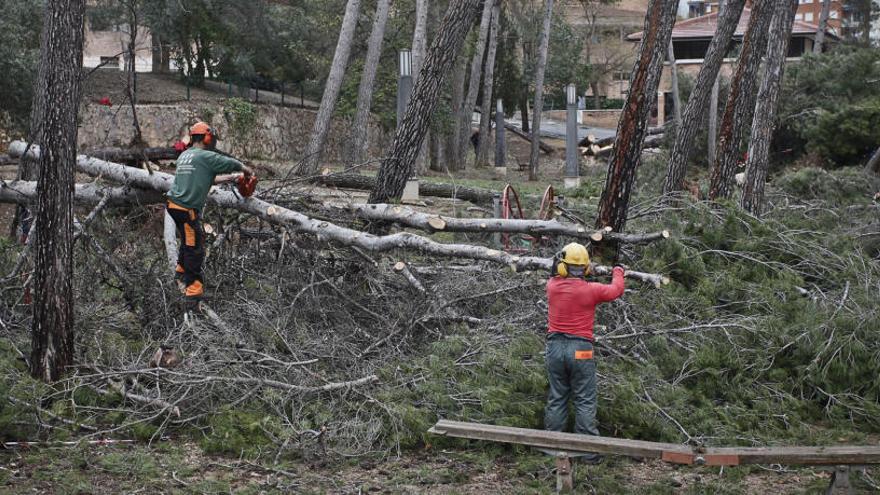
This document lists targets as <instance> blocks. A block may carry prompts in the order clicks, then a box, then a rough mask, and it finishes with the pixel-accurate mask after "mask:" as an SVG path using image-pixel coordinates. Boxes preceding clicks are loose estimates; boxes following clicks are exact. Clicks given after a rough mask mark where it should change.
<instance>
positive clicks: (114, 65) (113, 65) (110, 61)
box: [101, 57, 119, 69]
mask: <svg viewBox="0 0 880 495" xmlns="http://www.w3.org/2000/svg"><path fill="white" fill-rule="evenodd" d="M101 67H105V68H107V69H118V68H119V57H101Z"/></svg>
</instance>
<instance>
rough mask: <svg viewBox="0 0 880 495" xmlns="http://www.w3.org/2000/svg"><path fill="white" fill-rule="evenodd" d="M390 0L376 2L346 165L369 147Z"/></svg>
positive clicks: (359, 159)
mask: <svg viewBox="0 0 880 495" xmlns="http://www.w3.org/2000/svg"><path fill="white" fill-rule="evenodd" d="M390 3H391V0H378V1H377V2H376V16H375V17H374V18H373V29H372V31H370V40H369V42H368V43H367V57H366V60H365V61H364V72H363V74H362V75H361V85H360V87H359V88H358V99H357V110H356V112H355V115H354V125H353V126H352V129H351V132H352V145H351V152H350V153H349V158H348V165H353V164H360V163H364V162H365V161H366V157H367V148H368V147H369V132H368V131H369V121H370V107H371V106H372V103H373V83H374V82H375V81H376V71H377V70H378V69H379V57H380V56H381V55H382V40H383V39H384V38H385V23H386V21H387V20H388V6H389V4H390Z"/></svg>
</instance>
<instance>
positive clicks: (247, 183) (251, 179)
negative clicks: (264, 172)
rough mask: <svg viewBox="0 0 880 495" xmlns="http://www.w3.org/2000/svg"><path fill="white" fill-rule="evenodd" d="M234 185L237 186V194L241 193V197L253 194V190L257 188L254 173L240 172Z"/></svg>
mask: <svg viewBox="0 0 880 495" xmlns="http://www.w3.org/2000/svg"><path fill="white" fill-rule="evenodd" d="M235 185H236V187H237V188H238V194H239V195H241V197H242V198H249V197H251V196H252V195H253V194H254V190H256V189H257V176H256V175H254V174H251V175H245V174H242V175H240V176H238V180H237V181H236V182H235Z"/></svg>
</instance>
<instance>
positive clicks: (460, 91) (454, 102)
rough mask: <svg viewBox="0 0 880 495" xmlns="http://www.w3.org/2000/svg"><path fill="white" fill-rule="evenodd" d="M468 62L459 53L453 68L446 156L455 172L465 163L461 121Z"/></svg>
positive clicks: (450, 168) (450, 167)
mask: <svg viewBox="0 0 880 495" xmlns="http://www.w3.org/2000/svg"><path fill="white" fill-rule="evenodd" d="M467 62H468V60H467V57H465V56H464V55H463V54H461V53H459V54H458V57H457V58H456V60H455V65H453V68H452V81H451V82H452V90H451V93H452V99H451V101H450V106H451V107H452V109H451V110H452V115H453V119H452V131H451V132H450V134H449V136H447V146H446V149H447V153H446V156H447V157H448V160H449V170H453V171H455V170H462V169H463V168H464V163H462V161H461V160H462V158H463V157H464V151H462V150H461V146H462V141H463V140H462V138H461V132H462V128H461V125H460V122H459V120H460V116H461V114H462V112H463V107H464V98H465V96H464V83H465V78H466V77H467Z"/></svg>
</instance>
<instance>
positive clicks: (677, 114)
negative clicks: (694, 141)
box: [667, 42, 681, 132]
mask: <svg viewBox="0 0 880 495" xmlns="http://www.w3.org/2000/svg"><path fill="white" fill-rule="evenodd" d="M667 52H668V54H669V69H670V71H671V74H670V75H671V76H672V115H673V119H672V120H673V122H675V129H676V132H677V131H678V129H681V94H680V93H679V92H678V65H677V64H676V62H675V50H674V49H673V46H672V42H670V43H669V48H668V49H667Z"/></svg>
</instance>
